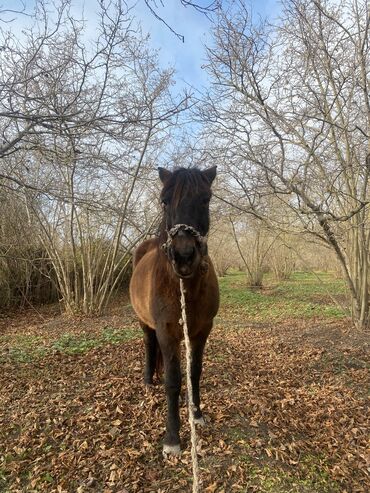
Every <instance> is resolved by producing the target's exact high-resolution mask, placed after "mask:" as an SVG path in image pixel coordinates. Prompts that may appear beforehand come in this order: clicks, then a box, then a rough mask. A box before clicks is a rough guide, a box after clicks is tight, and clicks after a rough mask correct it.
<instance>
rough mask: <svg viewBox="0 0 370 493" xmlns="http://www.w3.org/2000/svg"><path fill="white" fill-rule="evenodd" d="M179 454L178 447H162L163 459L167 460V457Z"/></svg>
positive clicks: (179, 449)
mask: <svg viewBox="0 0 370 493" xmlns="http://www.w3.org/2000/svg"><path fill="white" fill-rule="evenodd" d="M180 454H181V448H180V445H166V444H164V445H163V457H164V458H165V459H167V457H169V456H171V455H172V456H179V455H180Z"/></svg>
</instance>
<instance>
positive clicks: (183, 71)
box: [134, 0, 279, 88]
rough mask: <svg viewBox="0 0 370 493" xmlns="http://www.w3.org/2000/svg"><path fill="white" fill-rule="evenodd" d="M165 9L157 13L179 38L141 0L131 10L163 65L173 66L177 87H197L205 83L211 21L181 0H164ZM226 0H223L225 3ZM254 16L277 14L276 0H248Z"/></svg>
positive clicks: (205, 0) (199, 0) (207, 2)
mask: <svg viewBox="0 0 370 493" xmlns="http://www.w3.org/2000/svg"><path fill="white" fill-rule="evenodd" d="M163 2H164V4H165V8H161V9H160V10H158V12H159V13H160V14H161V16H162V17H163V18H164V19H165V20H166V22H167V24H169V25H170V26H171V27H172V28H173V29H174V30H175V31H176V32H178V33H180V34H181V35H183V36H184V38H185V41H184V43H183V42H182V41H180V40H179V39H178V38H177V37H176V36H175V35H174V34H173V33H172V32H171V31H170V30H169V29H168V28H167V27H166V26H165V25H164V24H163V23H161V22H160V21H159V20H157V19H155V18H154V16H153V15H152V14H151V13H150V12H149V10H148V8H147V7H146V5H145V3H144V0H139V1H138V2H137V5H136V7H135V9H134V12H135V15H136V16H137V18H138V20H140V22H141V24H142V27H143V30H144V32H147V33H149V34H150V38H151V45H152V47H153V48H155V49H157V50H159V58H160V62H161V64H162V65H163V66H168V65H169V66H173V67H174V68H175V69H176V72H177V74H176V79H177V81H178V85H179V86H180V87H184V86H186V85H190V86H192V87H195V88H200V87H201V86H202V85H203V86H204V85H207V75H206V73H205V71H204V70H202V65H203V64H204V61H205V50H204V44H206V43H207V41H209V40H210V28H211V23H210V21H209V20H208V19H207V17H206V16H205V15H202V14H201V13H199V12H197V11H196V10H195V9H193V8H191V7H187V8H185V7H183V6H182V5H181V4H180V0H163ZM156 3H157V5H159V4H160V1H158V0H157V2H156ZM198 3H199V4H201V5H208V4H209V3H210V0H203V1H201V0H198ZM228 3H229V2H228V0H224V5H227V4H228ZM250 4H251V6H252V11H253V14H254V15H256V16H257V15H261V16H263V17H264V16H269V17H272V18H273V17H275V16H277V15H278V13H279V2H278V0H251V1H250Z"/></svg>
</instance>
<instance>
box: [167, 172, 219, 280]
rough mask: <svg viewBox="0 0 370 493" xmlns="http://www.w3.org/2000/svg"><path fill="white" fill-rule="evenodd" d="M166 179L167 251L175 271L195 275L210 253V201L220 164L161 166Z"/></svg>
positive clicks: (186, 275)
mask: <svg viewBox="0 0 370 493" xmlns="http://www.w3.org/2000/svg"><path fill="white" fill-rule="evenodd" d="M158 171H159V177H160V179H161V181H162V183H163V189H162V192H161V200H162V204H163V208H164V217H163V230H164V231H166V232H167V242H166V243H165V249H166V253H167V255H168V257H169V259H170V260H171V261H172V265H173V268H174V271H175V273H176V274H177V275H178V276H179V277H182V278H189V277H192V276H193V275H194V274H195V272H196V271H197V268H198V267H199V264H200V262H201V260H202V257H204V256H205V255H206V254H207V243H206V235H207V233H208V229H209V202H210V199H211V196H212V192H211V185H212V182H213V180H214V178H215V176H216V166H214V167H213V168H209V169H206V170H204V171H201V170H199V169H196V168H191V169H186V168H178V169H176V170H175V171H173V172H171V171H168V170H166V169H164V168H158Z"/></svg>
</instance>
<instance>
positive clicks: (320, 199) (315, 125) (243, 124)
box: [203, 0, 370, 327]
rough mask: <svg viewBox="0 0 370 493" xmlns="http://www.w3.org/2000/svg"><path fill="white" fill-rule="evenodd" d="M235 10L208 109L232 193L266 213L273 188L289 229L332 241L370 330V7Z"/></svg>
mask: <svg viewBox="0 0 370 493" xmlns="http://www.w3.org/2000/svg"><path fill="white" fill-rule="evenodd" d="M236 5H237V8H236V6H235V4H234V6H233V8H232V10H231V11H230V12H229V13H221V14H220V16H219V21H218V24H217V26H216V27H215V29H214V40H215V44H214V47H212V48H209V49H208V57H209V62H208V70H209V72H210V74H211V76H212V77H213V83H214V86H213V93H212V94H211V96H210V98H209V99H208V102H207V104H206V107H205V110H204V115H203V117H204V118H205V119H207V121H208V123H209V128H210V129H211V131H212V133H213V135H215V132H218V136H219V138H218V144H219V145H218V149H217V151H218V153H219V155H222V156H223V158H224V159H225V161H226V162H227V163H228V166H229V167H228V169H229V171H230V184H231V190H234V191H235V190H237V191H238V196H239V198H240V197H243V201H244V203H242V205H240V204H241V203H240V202H239V207H242V208H243V209H244V210H248V211H249V212H253V213H254V214H256V215H257V216H260V217H263V216H264V215H265V211H264V210H263V204H264V203H265V200H266V198H268V197H270V196H271V195H273V196H274V197H275V200H278V201H280V202H281V203H282V204H283V205H284V207H286V208H289V210H290V211H291V214H290V217H289V223H290V224H286V225H284V226H285V227H286V226H289V227H290V228H292V227H294V228H295V230H296V231H298V230H299V229H302V230H304V231H305V232H309V233H310V234H311V235H314V236H315V237H316V238H318V239H320V241H322V242H324V243H325V244H326V245H328V246H330V248H331V249H332V250H333V251H334V252H335V254H336V256H337V258H338V261H339V263H340V264H341V267H342V271H343V276H344V279H345V281H346V283H347V286H348V289H349V292H350V295H351V299H352V305H353V318H354V321H355V323H356V325H357V326H358V327H365V326H367V325H369V287H370V286H369V246H370V224H369V206H368V204H369V200H370V199H369V173H370V157H369V153H370V141H369V128H370V102H369V101H370V99H369V84H370V77H369V71H370V60H369V54H370V50H369V39H370V37H369V29H370V13H369V3H368V1H367V0H354V1H353V2H352V1H351V2H350V1H346V0H343V1H340V2H334V1H330V0H327V1H319V0H314V1H307V0H287V1H285V2H284V3H283V14H282V20H281V23H280V24H279V25H278V26H273V25H270V24H268V23H267V22H258V23H256V22H254V21H253V19H252V18H251V16H250V14H249V11H248V8H247V7H246V5H245V4H244V2H242V1H240V2H236ZM220 101H222V103H221V104H220V103H219V102H220ZM216 148H217V146H216V145H213V150H212V153H213V154H215V149H216ZM212 153H211V154H212Z"/></svg>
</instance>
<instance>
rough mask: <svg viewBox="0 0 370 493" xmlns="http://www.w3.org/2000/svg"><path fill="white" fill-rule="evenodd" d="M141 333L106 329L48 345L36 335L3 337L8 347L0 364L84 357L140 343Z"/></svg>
mask: <svg viewBox="0 0 370 493" xmlns="http://www.w3.org/2000/svg"><path fill="white" fill-rule="evenodd" d="M140 335H141V333H140V331H139V329H133V328H121V329H117V328H112V327H104V328H103V329H102V330H101V332H100V333H99V334H96V333H95V334H94V335H93V334H89V333H82V334H70V333H68V332H67V333H65V334H62V335H61V336H60V337H59V338H58V339H56V340H54V341H52V342H50V343H45V342H44V341H43V338H42V337H40V336H35V335H27V336H26V335H17V336H13V337H10V336H3V337H2V338H1V339H0V342H2V343H6V345H5V347H3V348H1V347H0V362H1V361H3V360H9V359H10V360H11V361H16V362H18V363H30V362H31V361H34V360H36V359H38V358H42V357H44V356H46V355H47V354H51V353H53V352H56V351H58V352H61V353H65V354H82V353H86V352H87V351H89V350H91V349H93V348H96V347H100V346H104V345H107V344H121V343H123V342H125V341H128V340H131V339H137V338H138V337H140Z"/></svg>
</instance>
